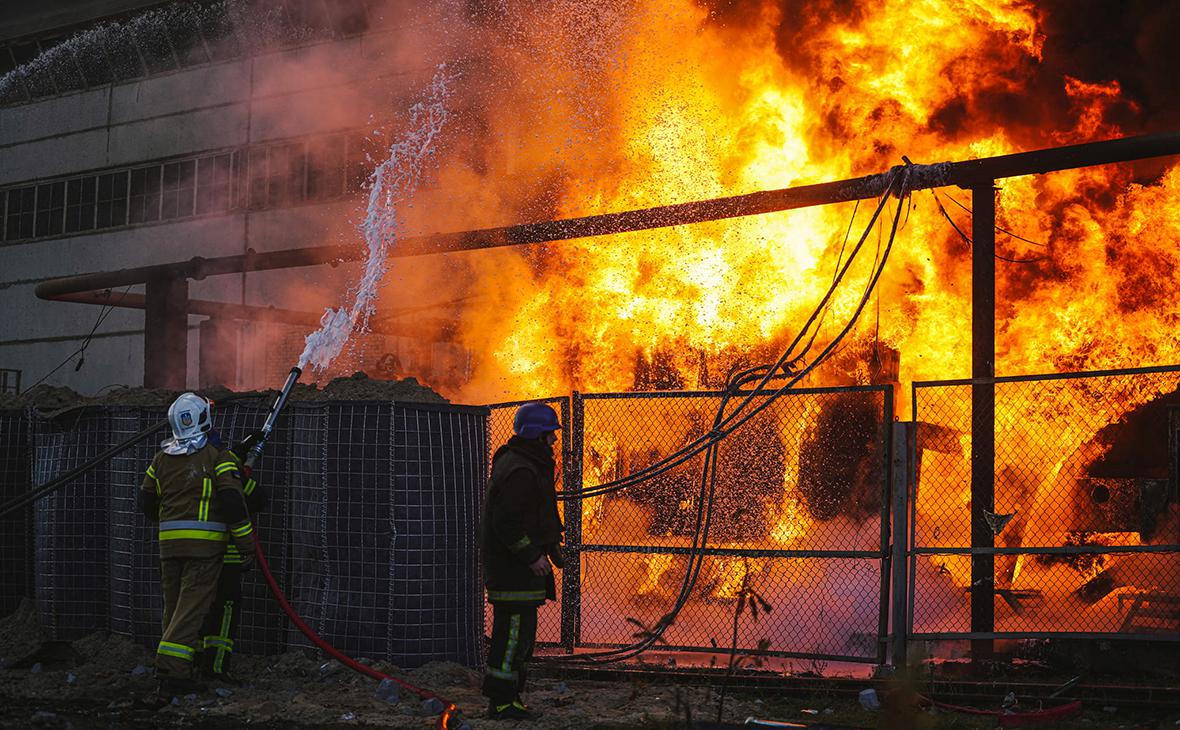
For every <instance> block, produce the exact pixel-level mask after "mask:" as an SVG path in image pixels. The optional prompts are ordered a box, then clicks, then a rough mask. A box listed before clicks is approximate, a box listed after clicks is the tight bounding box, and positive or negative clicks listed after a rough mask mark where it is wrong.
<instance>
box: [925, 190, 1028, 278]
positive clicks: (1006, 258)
mask: <svg viewBox="0 0 1180 730" xmlns="http://www.w3.org/2000/svg"><path fill="white" fill-rule="evenodd" d="M930 193H931V194H932V195H933V196H934V202H936V203H937V204H938V209H939V210H940V211H942V217H943V218H946V221H947V223H950V224H951V228H954V229H955V233H958V234H959V237H960V238H962V239H963V240H964V241H965V242H966V243H967V246H968V248H970V247H973V246H975V242H974V241H972V240H971V237H970V236H968V235H967V234H966V233H964V232H963V230H962V229H961V228H959V226H958V225H957V224H956V223H955V221H954V219H953V218H951V215H950V213H948V212H947V210H946V208H945V207H944V206H943V204H942V200H940V199H939V197H938V191H936V190H935V189H934V188H931V189H930ZM947 197H948V198H950V199H951V200H952V201H954V202H956V203H958V202H959V201H957V200H955V199H954V198H951V196H949V195H948V196H947ZM959 207H960V208H962V207H964V206H963V204H962V203H959ZM966 210H967V212H968V213H970V212H971V210H970V209H966ZM995 228H996V230H997V231H1000V232H1001V233H1007V234H1008V235H1009V236H1012V237H1013V238H1020V240H1021V241H1025V242H1026V243H1031V244H1033V245H1034V246H1044V245H1045V244H1043V243H1037V242H1036V241H1029V240H1028V239H1027V238H1021V237H1020V236H1017V235H1016V234H1015V233H1010V232H1008V231H1005V230H1004V229H1003V228H1000V227H999V226H996V227H995ZM992 255H994V256H995V257H996V258H997V259H999V260H1000V261H1007V262H1008V263H1012V264H1033V263H1036V262H1038V261H1044V260H1045V259H1047V258H1049V257H1048V256H1036V257H1034V258H1031V259H1015V258H1012V257H1010V256H1004V255H1003V254H998V253H995V252H993V254H992Z"/></svg>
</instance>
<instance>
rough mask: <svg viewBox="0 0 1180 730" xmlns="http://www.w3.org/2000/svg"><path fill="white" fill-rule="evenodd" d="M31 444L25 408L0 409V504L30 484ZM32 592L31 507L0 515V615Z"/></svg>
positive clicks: (26, 490)
mask: <svg viewBox="0 0 1180 730" xmlns="http://www.w3.org/2000/svg"><path fill="white" fill-rule="evenodd" d="M31 455H32V445H31V443H30V440H29V418H28V415H27V414H26V413H25V412H24V411H0V504H8V503H9V502H10V501H12V500H14V499H16V498H18V497H21V496H23V495H25V494H28V492H29V491H30V490H31V489H32V488H33V485H32V482H31V475H30V473H29V468H30V463H29V462H30V457H31ZM32 595H33V508H32V506H29V507H25V508H22V509H19V510H16V511H14V512H12V513H11V514H7V515H4V516H3V517H0V616H7V615H8V614H10V613H12V612H13V611H15V610H16V608H17V606H19V605H20V602H21V599H22V598H25V597H31V596H32Z"/></svg>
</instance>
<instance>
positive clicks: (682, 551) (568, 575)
mask: <svg viewBox="0 0 1180 730" xmlns="http://www.w3.org/2000/svg"><path fill="white" fill-rule="evenodd" d="M849 392H861V393H863V392H877V393H881V397H882V405H881V408H882V414H881V415H882V418H883V429H882V430H883V434H882V437H881V439H880V444H879V446H880V449H881V456H882V462H883V463H882V480H881V482H882V483H881V497H882V500H881V510H880V513H879V519H880V541H879V545H878V548H877V549H875V550H815V549H804V550H767V549H753V548H749V549H746V548H722V547H705V548H704V549H703V551H702V552H703V554H704V555H705V556H727V557H750V558H771V559H775V558H779V559H800V558H803V559H807V558H811V559H824V558H852V559H860V560H876V561H878V565H879V571H880V594H879V599H878V619H877V635H876V638H875V642H874V645H875V647H876V651H875V652H874V653H873V656H856V655H845V654H829V653H820V652H799V651H778V650H759V649H743V650H742V653H743V654H748V655H752V656H764V657H775V658H786V659H815V660H825V661H845V662H857V663H875V664H883V663H884V662H885V661H886V659H887V653H888V646H889V640H890V638H892V635H891V634H890V625H891V624H890V616H891V613H894V612H895V611H896V609H895V608H894V607H892V606H891V595H892V594H893V591H892V583H891V581H893V580H896V572H895V564H896V559H895V558H894V554H893V553H894V551H893V544H892V540H891V536H892V534H894V532H895V531H896V530H897V529H898V528H897V525H896V524H894V521H893V519H892V516H893V512H894V510H893V501H894V496H893V493H894V491H895V488H894V483H895V480H894V474H893V472H894V460H893V459H892V458H891V456H892V439H893V428H892V426H893V419H892V414H893V397H894V394H893V387H892V386H891V385H864V386H843V387H826V388H799V389H792V390H790V391H787V392H786V393H785V394H783V396H781V397H786V398H789V397H792V396H800V395H815V394H822V393H849ZM748 393H749V391H742V392H741V393H739V395H744V394H748ZM723 395H724V391H712V390H710V391H640V392H622V393H580V392H577V391H575V392H574V393H573V394H572V395H571V396H569V397H550V398H540V399H533V400H523V401H512V402H508V403H497V404H494V405H491V406H488V407H489V408H490V409H492V411H495V410H497V409H504V408H514V407H517V406H519V405H522V404H524V403H532V402H543V403H549V404H554V403H560V405H561V414H562V424H563V425H564V426H565V428H564V434H563V437H564V439H565V440H564V442H563V444H562V466H563V469H562V479H561V484H562V489H563V490H565V491H570V492H573V491H578V490H580V489H582V488H583V470H582V460H583V445H584V433H585V405H586V402H587V401H596V400H598V401H602V400H646V399H655V398H660V399H678V398H720V397H722V396H723ZM489 436H491V437H493V438H494V434H493V431H492V429H491V427H489ZM489 445H490V446H491V447H492V448H493V449H494V448H495V447H496V446H498V444H496V443H494V441H493V442H491V443H490V444H489ZM489 463H490V460H489ZM564 504H565V507H564V510H565V512H564V522H565V528H566V532H565V544H564V547H563V555H564V558H565V569H564V570H563V571H562V580H561V596H560V597H561V637H560V640H559V641H557V642H538V643H539V645H540V646H543V647H546V648H553V649H561V650H564V651H565V652H567V653H573V652H574V651H575V650H577V649H611V648H618V647H620V646H623V645H622V644H617V643H607V642H587V641H583V639H582V633H581V628H582V622H583V620H584V617H583V615H582V601H581V598H582V595H581V573H582V556H583V555H584V554H592V553H600V554H605V553H624V554H665V555H688V554H690V553H692V552H693V550H692V548H688V547H674V546H658V545H615V544H598V543H589V544H586V543H583V542H582V531H581V528H582V523H581V516H582V504H581V500H577V499H574V500H568V501H566V502H565V503H564ZM902 534H904V532H903V533H902ZM894 625H897V624H894ZM660 648H661V650H662V651H676V652H692V653H718V652H719V651H724V650H719V649H718V648H716V647H712V646H697V645H661V647H660Z"/></svg>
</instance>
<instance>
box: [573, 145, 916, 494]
mask: <svg viewBox="0 0 1180 730" xmlns="http://www.w3.org/2000/svg"><path fill="white" fill-rule="evenodd" d="M899 170H901V171H904V173H902V172H899ZM908 177H909V172H908V170H905V168H895V169H894V170H892V171H890V173H889V181H888V183H887V184H886V189H885V191H884V193H883V194H882V196H881V200H880V202H879V204H878V205H877V208H876V210H875V211H874V212H873V215H872V217H871V218H870V220H869V223H868V225H867V226H866V228H865V232H864V233H863V234H862V235H861V237H860V239H859V241H858V242H857V245H856V246H855V248H854V249H853V251H852V254H851V255H850V256H849V258H848V261H847V262H846V263H845V264H844V266H843V268H841V269H840V272H839V274H838V275H837V276H836V278H835V280H834V282H833V284H832V286H830V287H829V288H828V290H827V292H826V293H825V294H824V296H823V298H822V299H821V301H820V302H819V304H818V305H817V306H816V308H815V310H814V311H813V312H812V313H811V315H810V317H809V318H808V320H807V322H806V323H804V325H803V327H802V328H801V329H800V330H799V332H798V334H797V335H796V336H795V339H794V340H792V342H791V343H790V345H789V346H788V347H787V349H786V350H785V351H784V352H783V353H782V355H781V356H780V357H779V359H778V360H777V361H776V362H775V363H774V364H773V365H770V366H757V367H756V368H751V370H752V371H756V372H759V373H760V377H759V378H758V384H757V385H756V386H755V388H754V389H753V390H752V391H748V392H746V393H743V395H744V396H745V397H744V399H743V400H742V401H741V402H740V403H739V404H738V405H737V406H736V407H735V409H734V411H733V412H732V413H730V414H729V415H728V416H725V417H724V419H722V420H721V421H720V423H718V424H717V426H716V427H715V428H714V429H712V430H710V431H708V432H707V433H705V434H703V435H701V436H700V437H698V438H696V439H694V440H693V441H691V442H689V443H687V444H685V445H684V446H682V447H681V448H680V449H678V450H677V451H675V452H673V453H672V454H669V455H668V456H666V457H664V458H662V459H660V460H658V461H656V462H654V463H652V464H649V465H648V466H646V467H644V468H642V469H638V470H636V471H635V472H633V473H631V474H629V475H627V476H625V477H621V478H619V479H615V480H613V481H610V482H604V483H602V484H599V485H597V486H594V487H590V488H587V489H580V490H574V491H562V492H558V495H557V496H558V497H559V498H561V499H565V500H569V499H582V498H585V497H592V496H599V495H602V494H609V493H611V492H615V491H619V490H620V489H625V488H626V487H628V486H630V485H632V484H638V483H639V482H641V481H645V480H647V479H650V478H652V477H654V476H658V475H660V474H663V473H665V472H667V471H670V470H671V469H674V468H675V467H677V466H679V465H680V464H683V463H684V462H686V461H688V460H689V459H692V458H694V457H695V456H697V455H698V454H700V453H701V452H702V451H704V450H705V449H707V448H708V447H709V445H710V444H712V443H714V442H716V441H719V440H720V439H722V438H725V436H726V435H728V433H729V432H731V431H732V430H733V428H736V427H739V426H740V425H741V424H743V423H745V422H746V421H747V420H749V419H748V418H745V419H742V420H738V421H737V423H736V425H735V424H731V421H734V420H735V419H738V416H739V414H741V413H742V411H744V410H745V409H746V408H747V407H748V406H749V404H750V403H751V402H753V400H754V399H755V398H757V397H758V396H759V395H761V394H762V390H763V388H764V387H765V386H766V385H767V383H769V382H770V380H771V379H774V378H780V379H781V378H783V377H787V376H788V375H792V376H794V377H792V378H791V380H790V381H789V382H788V383H787V384H786V385H784V386H783V387H781V388H779V389H778V390H777V391H773V393H774V397H777V396H778V395H781V394H782V393H783V392H785V391H786V390H787V389H788V388H790V387H792V386H793V385H794V384H795V383H797V382H798V381H799V380H800V379H802V378H803V377H805V376H806V375H808V374H809V373H810V372H811V371H812V370H813V369H814V368H815V366H816V365H818V364H819V362H820V361H821V360H822V359H823V358H824V357H826V356H827V355H828V354H830V353H831V351H832V348H833V346H834V345H835V344H837V343H838V342H839V339H837V340H833V342H832V343H831V344H829V345H828V347H827V348H825V350H824V353H825V354H824V355H822V356H821V358H817V359H816V360H815V361H813V362H812V363H811V364H810V365H808V366H807V367H806V368H805V369H803V370H802V371H800V372H797V373H796V372H794V371H793V370H791V369H790V368H787V369H786V371H785V372H780V370H782V369H783V365H784V364H785V363H787V361H788V360H789V359H790V358H791V356H792V354H793V353H794V350H795V348H796V347H797V346H798V344H799V342H800V341H801V340H802V339H803V338H804V337H805V336H806V335H807V334H808V331H809V330H810V328H811V327H812V326H813V325H814V324H815V322H816V320H817V319H818V318H819V316H820V314H821V313H822V311H823V309H824V307H826V306H827V304H828V302H829V301H831V298H832V296H833V294H834V293H835V291H836V289H837V288H838V286H839V284H840V282H841V281H842V280H843V278H844V276H845V275H846V274H847V273H848V270H849V269H850V268H851V266H852V263H853V262H854V261H855V260H856V258H857V255H858V253H859V252H860V250H861V249H862V248H863V246H864V243H865V241H866V240H867V239H868V236H869V233H870V232H871V231H872V230H873V227H874V226H875V225H876V222H877V220H878V218H879V217H880V214H881V211H882V210H883V209H884V207H885V203H886V202H887V201H888V199H889V196H890V195H892V194H897V196H898V197H899V198H900V199H903V200H904V198H905V194H904V193H905V184H904V183H905V182H906V181H908ZM899 183H902V184H901V185H900V186H899ZM895 191H896V193H895ZM896 225H897V223H896V221H895V223H894V229H895V230H896ZM889 245H890V246H891V245H892V241H890V242H889ZM879 273H880V272H879V271H878V273H877V275H875V276H874V277H873V284H874V285H875V282H876V278H877V276H879ZM863 305H864V298H863V297H862V303H861V307H859V308H858V309H857V314H858V315H859V312H860V311H861V309H863ZM847 329H848V328H845V330H844V332H847ZM767 405H768V403H764V404H762V405H761V406H758V407H757V408H756V409H755V412H754V414H755V415H756V414H757V413H758V412H760V411H761V410H762V409H764V408H765V407H766V406H767ZM731 426H732V427H731Z"/></svg>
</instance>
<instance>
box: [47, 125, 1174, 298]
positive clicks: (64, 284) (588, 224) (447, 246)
mask: <svg viewBox="0 0 1180 730" xmlns="http://www.w3.org/2000/svg"><path fill="white" fill-rule="evenodd" d="M1177 154H1180V132H1166V133H1162V134H1152V135H1144V136H1139V137H1124V138H1122V139H1113V140H1107V141H1103V142H1088V143H1085V144H1078V145H1070V146H1068V147H1055V148H1051V149H1044V150H1036V151H1033V152H1020V153H1017V154H1011V155H1000V156H998V157H987V158H983V159H979V160H967V161H964V162H942V163H938V164H934V165H914V166H913V170H912V172H911V175H910V187H911V188H912V189H914V190H923V189H926V188H937V187H946V186H951V185H957V186H960V187H967V188H970V187H975V186H976V184H977V183H978V181H980V180H986V181H989V182H990V181H994V180H997V179H1000V178H1005V177H1014V176H1017V175H1031V174H1035V173H1044V172H1054V171H1057V170H1067V169H1072V168H1076V167H1087V166H1090V165H1105V164H1110V163H1114V162H1129V161H1132V160H1141V159H1147V158H1151V157H1162V156H1166V155H1177ZM887 186H888V175H887V173H878V174H875V175H867V176H865V177H858V178H852V179H848V180H840V181H837V182H827V183H819V184H816V185H802V186H799V187H794V188H784V189H781V190H764V191H760V192H756V193H749V194H746V195H735V196H731V197H726V198H716V199H713V200H701V201H695V202H690V203H677V204H674V205H664V206H658V207H655V208H645V209H642V210H631V211H624V212H621V213H605V214H603V215H593V216H586V217H582V218H569V219H565V220H557V221H544V222H540V223H525V224H521V225H515V226H504V227H499V228H484V229H480V230H474V231H462V232H458V233H440V234H436V235H431V236H422V237H416V238H406V239H402V240H400V241H398V242H397V243H396V244H395V245H394V246H393V247H392V250H391V251H390V252H389V255H390V256H393V257H400V256H423V255H427V254H437V253H448V252H455V251H473V250H479V249H485V248H498V247H503V246H520V245H525V244H533V243H549V242H553V241H565V240H571V239H576V238H587V237H591V236H605V235H610V234H616V233H629V232H634V231H644V230H651V229H655V228H665V227H668V226H679V225H687V224H691V223H703V222H706V221H715V220H724V219H728V218H740V217H744V216H750V215H759V214H763V213H774V212H778V211H784V210H794V209H797V208H807V207H811V206H816V205H827V204H830V203H841V202H850V201H853V200H864V199H868V198H876V197H877V196H879V195H881V194H883V193H884V192H885V189H886V187H887ZM363 257H364V248H363V247H362V246H359V245H348V246H315V247H309V248H301V249H287V250H283V251H271V252H268V253H253V252H250V253H246V254H243V255H237V256H223V257H219V258H210V259H206V258H201V257H196V258H193V259H190V260H188V261H181V262H176V263H171V264H158V265H155V266H144V267H139V268H134V269H122V270H119V271H107V272H101V273H94V274H83V275H80V276H68V277H63V278H59V279H51V280H49V281H44V282H42V283H40V284H38V285H37V288H36V293H37V296H38V297H40V298H42V299H57V298H58V297H60V296H61V295H62V294H67V293H71V292H78V291H87V290H93V289H110V288H116V287H121V286H127V285H128V284H142V283H143V282H145V281H147V280H148V279H150V278H152V277H154V276H174V277H185V278H189V279H203V278H205V277H206V276H215V275H218V274H234V273H241V272H246V271H266V270H269V269H286V268H295V267H299V266H315V265H319V264H337V263H341V262H346V261H358V260H360V259H361V258H363Z"/></svg>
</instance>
